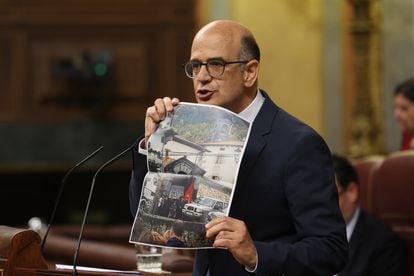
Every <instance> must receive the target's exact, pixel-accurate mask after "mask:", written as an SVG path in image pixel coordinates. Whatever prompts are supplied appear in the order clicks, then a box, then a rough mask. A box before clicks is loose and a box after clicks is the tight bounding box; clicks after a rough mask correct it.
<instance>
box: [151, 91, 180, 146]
mask: <svg viewBox="0 0 414 276" xmlns="http://www.w3.org/2000/svg"><path fill="white" fill-rule="evenodd" d="M179 102H180V100H179V99H177V98H172V99H171V98H170V97H164V98H162V99H161V98H158V99H156V100H155V101H154V105H153V106H151V107H148V108H147V113H146V115H145V145H146V144H147V141H148V138H149V137H150V136H151V134H152V133H154V131H155V129H156V128H157V125H158V124H159V122H161V121H162V120H164V119H165V117H166V116H167V113H168V112H171V111H173V109H174V106H176V105H177V104H179Z"/></svg>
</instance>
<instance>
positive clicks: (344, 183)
mask: <svg viewBox="0 0 414 276" xmlns="http://www.w3.org/2000/svg"><path fill="white" fill-rule="evenodd" d="M333 162H334V169H335V174H336V183H337V187H338V194H339V206H340V207H341V211H342V214H343V216H344V219H345V221H346V223H347V227H346V230H347V231H346V232H347V238H348V240H349V258H348V263H347V265H346V267H345V269H344V270H342V271H341V272H340V273H339V274H338V275H339V276H369V275H381V276H387V275H390V276H391V275H401V276H404V275H406V256H405V248H404V244H403V242H402V241H401V240H400V239H399V237H398V236H397V235H396V234H395V233H394V232H392V230H391V229H390V228H389V227H388V226H387V225H386V224H385V223H383V222H382V221H380V220H379V219H377V218H375V217H374V216H373V215H371V214H369V213H367V212H366V211H364V210H362V209H361V208H360V206H359V200H358V198H359V190H358V175H357V172H356V170H355V168H354V167H353V166H352V164H351V163H350V162H349V161H348V159H347V158H345V157H344V156H341V155H338V154H333Z"/></svg>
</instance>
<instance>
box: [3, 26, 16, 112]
mask: <svg viewBox="0 0 414 276" xmlns="http://www.w3.org/2000/svg"><path fill="white" fill-rule="evenodd" d="M11 69H12V68H11V40H10V36H9V35H6V34H2V33H0V117H3V118H7V117H10V113H12V110H13V101H12V95H11V84H10V83H11V74H10V72H11Z"/></svg>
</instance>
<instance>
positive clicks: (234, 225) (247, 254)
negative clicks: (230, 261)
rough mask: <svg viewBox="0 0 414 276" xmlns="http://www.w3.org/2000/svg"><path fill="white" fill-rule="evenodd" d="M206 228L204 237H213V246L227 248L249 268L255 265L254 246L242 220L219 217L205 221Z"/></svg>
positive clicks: (255, 253)
mask: <svg viewBox="0 0 414 276" xmlns="http://www.w3.org/2000/svg"><path fill="white" fill-rule="evenodd" d="M206 229H207V232H206V237H207V238H214V243H213V246H214V247H224V248H227V249H228V250H229V251H230V252H231V254H233V257H234V258H235V259H236V260H237V261H238V262H239V263H240V264H242V265H244V266H246V267H247V268H248V269H250V270H253V269H254V268H255V267H256V262H257V252H256V246H255V245H254V243H253V240H252V238H251V237H250V234H249V231H248V230H247V227H246V224H245V223H244V222H243V221H241V220H238V219H234V218H231V217H227V216H224V217H219V218H216V219H213V220H212V221H210V222H209V223H207V224H206Z"/></svg>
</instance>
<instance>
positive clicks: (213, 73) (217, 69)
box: [183, 59, 249, 79]
mask: <svg viewBox="0 0 414 276" xmlns="http://www.w3.org/2000/svg"><path fill="white" fill-rule="evenodd" d="M248 62H249V60H238V61H224V60H222V59H212V60H208V61H207V62H201V61H196V60H193V61H189V62H187V63H186V64H183V67H184V71H185V74H186V75H187V77H189V78H191V79H192V78H194V77H195V76H197V75H198V73H200V70H201V67H202V66H203V65H205V66H206V69H207V73H208V74H209V75H210V77H212V78H217V77H220V76H221V75H223V73H224V69H225V67H226V65H227V64H235V63H248Z"/></svg>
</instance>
